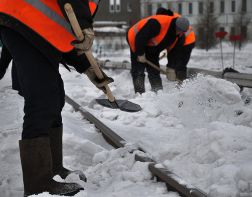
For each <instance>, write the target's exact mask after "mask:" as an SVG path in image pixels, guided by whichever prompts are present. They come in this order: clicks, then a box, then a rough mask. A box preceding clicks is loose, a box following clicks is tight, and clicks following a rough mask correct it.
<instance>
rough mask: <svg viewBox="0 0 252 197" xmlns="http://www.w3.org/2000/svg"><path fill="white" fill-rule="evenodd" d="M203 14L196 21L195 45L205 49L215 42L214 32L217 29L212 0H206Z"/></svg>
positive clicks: (212, 45)
mask: <svg viewBox="0 0 252 197" xmlns="http://www.w3.org/2000/svg"><path fill="white" fill-rule="evenodd" d="M203 8H204V11H203V15H202V16H201V17H199V19H198V21H197V31H198V35H197V46H198V47H199V48H202V49H206V50H207V51H208V50H209V49H210V48H212V47H214V46H215V45H216V44H217V40H216V38H215V36H214V33H215V32H216V31H217V30H218V26H219V24H218V22H217V17H216V16H214V4H213V1H209V0H206V1H205V6H204V7H203Z"/></svg>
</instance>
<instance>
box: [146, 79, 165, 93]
mask: <svg viewBox="0 0 252 197" xmlns="http://www.w3.org/2000/svg"><path fill="white" fill-rule="evenodd" d="M149 81H150V85H151V90H152V91H153V92H157V91H158V90H162V89H163V85H162V80H161V78H160V77H159V78H158V77H156V78H154V77H149Z"/></svg>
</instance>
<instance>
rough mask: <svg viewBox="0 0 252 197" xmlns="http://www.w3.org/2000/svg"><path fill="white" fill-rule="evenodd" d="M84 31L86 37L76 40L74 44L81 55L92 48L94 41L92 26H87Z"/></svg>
mask: <svg viewBox="0 0 252 197" xmlns="http://www.w3.org/2000/svg"><path fill="white" fill-rule="evenodd" d="M82 33H83V35H84V39H83V40H81V41H78V40H77V41H74V42H73V43H72V45H73V46H74V48H76V50H77V51H78V54H79V55H82V54H84V53H85V51H88V50H89V49H91V47H92V45H93V41H94V37H95V35H94V31H93V29H92V28H86V29H83V30H82Z"/></svg>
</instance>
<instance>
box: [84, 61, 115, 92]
mask: <svg viewBox="0 0 252 197" xmlns="http://www.w3.org/2000/svg"><path fill="white" fill-rule="evenodd" d="M100 70H101V68H100ZM101 72H102V75H103V77H104V78H103V79H99V78H98V77H97V76H96V74H95V72H94V69H93V67H92V66H91V67H89V68H88V69H87V71H86V72H85V74H86V75H87V76H88V78H89V79H90V81H91V82H92V83H93V84H94V85H95V86H96V87H97V88H98V89H100V90H102V91H103V92H104V93H105V94H106V88H105V87H104V86H105V85H108V84H110V83H112V82H114V79H113V78H111V77H108V76H107V75H106V74H105V73H104V72H103V70H101Z"/></svg>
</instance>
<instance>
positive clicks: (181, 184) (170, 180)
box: [65, 95, 207, 197]
mask: <svg viewBox="0 0 252 197" xmlns="http://www.w3.org/2000/svg"><path fill="white" fill-rule="evenodd" d="M65 99H66V102H67V103H68V104H70V105H71V106H72V107H73V109H74V110H75V111H76V112H79V113H81V115H82V116H83V118H84V119H86V120H88V121H89V122H90V123H92V124H94V125H95V127H96V128H97V129H98V130H99V131H100V132H101V133H102V135H103V137H104V138H105V139H106V141H107V142H108V143H109V144H111V145H112V146H113V147H115V148H122V147H125V146H126V145H127V144H128V142H127V141H126V140H124V139H123V138H122V137H120V136H119V135H118V134H116V132H114V131H113V130H112V129H110V128H109V127H108V126H106V125H105V124H104V123H102V122H101V121H100V120H99V119H97V118H96V117H95V116H94V115H92V114H91V113H90V112H88V111H87V110H85V109H84V108H83V107H82V106H81V105H79V104H78V103H77V102H75V101H74V100H73V99H72V98H70V97H69V96H67V95H66V98H65ZM129 151H130V153H133V152H134V151H137V153H136V154H135V160H136V161H140V162H148V163H149V170H150V172H151V173H152V175H153V176H154V177H156V178H157V180H158V181H161V182H164V183H165V184H166V186H167V189H169V191H175V192H177V193H179V195H180V196H182V197H207V194H206V193H205V192H203V191H201V190H200V189H198V188H196V187H194V186H192V185H190V184H188V183H186V182H185V181H184V180H183V179H182V178H181V177H179V176H177V175H176V174H174V173H173V172H171V171H169V169H165V168H163V167H159V165H157V164H158V163H157V162H156V161H155V160H153V159H152V158H150V157H148V156H146V155H147V154H145V151H144V150H143V149H142V148H141V147H139V148H135V149H131V150H129Z"/></svg>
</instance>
